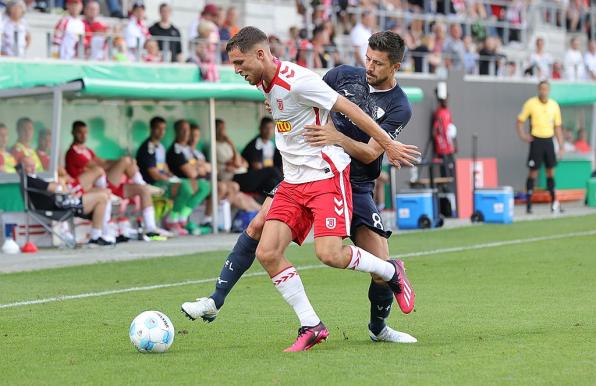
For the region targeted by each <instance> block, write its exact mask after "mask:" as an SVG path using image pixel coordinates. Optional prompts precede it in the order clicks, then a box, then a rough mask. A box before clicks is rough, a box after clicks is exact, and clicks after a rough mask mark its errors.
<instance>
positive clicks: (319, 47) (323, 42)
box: [312, 25, 334, 68]
mask: <svg viewBox="0 0 596 386" xmlns="http://www.w3.org/2000/svg"><path fill="white" fill-rule="evenodd" d="M328 46H329V33H328V32H327V30H326V29H325V27H323V26H322V25H318V26H316V27H315V29H314V31H313V36H312V53H313V68H330V67H334V63H333V58H332V57H331V56H330V55H329V53H328V52H327V51H326V48H327V47H328Z"/></svg>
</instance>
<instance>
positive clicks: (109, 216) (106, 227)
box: [103, 201, 112, 235]
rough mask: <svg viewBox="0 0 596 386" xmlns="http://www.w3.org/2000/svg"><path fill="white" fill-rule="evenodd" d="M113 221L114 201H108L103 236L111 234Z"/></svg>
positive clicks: (104, 215)
mask: <svg viewBox="0 0 596 386" xmlns="http://www.w3.org/2000/svg"><path fill="white" fill-rule="evenodd" d="M111 219H112V201H108V204H107V205H106V211H105V212H104V214H103V234H104V235H109V234H110V220H111Z"/></svg>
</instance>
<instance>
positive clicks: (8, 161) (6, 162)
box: [0, 123, 17, 173]
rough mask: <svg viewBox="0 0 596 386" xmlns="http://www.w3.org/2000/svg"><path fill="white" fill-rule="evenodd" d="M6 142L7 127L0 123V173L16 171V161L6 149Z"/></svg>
mask: <svg viewBox="0 0 596 386" xmlns="http://www.w3.org/2000/svg"><path fill="white" fill-rule="evenodd" d="M7 144H8V128H7V127H6V125H4V123H0V173H16V170H15V166H16V164H17V163H16V161H15V159H14V157H13V156H12V154H10V153H9V152H8V151H6V145H7Z"/></svg>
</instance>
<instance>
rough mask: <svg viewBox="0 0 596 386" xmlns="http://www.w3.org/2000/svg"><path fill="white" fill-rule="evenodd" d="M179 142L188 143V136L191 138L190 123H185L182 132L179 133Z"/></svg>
mask: <svg viewBox="0 0 596 386" xmlns="http://www.w3.org/2000/svg"><path fill="white" fill-rule="evenodd" d="M178 136H179V137H178V142H179V143H184V144H186V143H188V138H190V125H189V124H187V123H185V124H184V125H182V127H181V128H180V133H179V134H178Z"/></svg>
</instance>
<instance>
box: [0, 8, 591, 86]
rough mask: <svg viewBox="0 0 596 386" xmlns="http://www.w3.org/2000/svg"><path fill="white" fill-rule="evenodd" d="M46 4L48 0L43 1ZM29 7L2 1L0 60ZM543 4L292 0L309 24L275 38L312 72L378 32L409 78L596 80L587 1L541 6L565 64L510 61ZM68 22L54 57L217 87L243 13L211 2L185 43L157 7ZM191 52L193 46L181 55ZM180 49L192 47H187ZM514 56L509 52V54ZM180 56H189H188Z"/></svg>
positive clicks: (280, 52)
mask: <svg viewBox="0 0 596 386" xmlns="http://www.w3.org/2000/svg"><path fill="white" fill-rule="evenodd" d="M2 1H3V0H0V4H1V2H2ZM44 1H45V0H44ZM38 3H40V2H39V1H38V2H35V1H32V0H29V1H27V2H24V1H22V0H9V1H8V2H6V3H4V8H5V9H4V11H3V17H2V18H1V19H0V20H1V21H0V31H1V32H2V34H1V36H2V38H1V40H0V53H1V55H5V56H24V55H25V52H26V50H27V47H28V46H29V44H30V41H31V34H30V31H29V27H28V25H27V22H26V21H25V14H26V13H27V12H30V10H31V9H32V7H34V6H35V4H38ZM533 3H534V4H536V3H539V2H532V1H531V0H506V1H501V2H496V3H495V4H492V3H486V2H482V1H478V0H450V1H442V0H432V1H431V0H408V1H405V0H404V1H402V0H296V11H297V12H298V14H300V15H302V16H303V20H304V22H303V25H300V26H291V27H290V28H289V29H288V31H280V32H279V33H277V34H272V35H271V37H270V42H271V46H272V50H273V52H274V54H275V55H276V56H278V57H280V58H283V59H286V60H292V61H295V62H297V63H299V64H301V65H303V66H308V67H311V68H330V67H333V66H336V65H338V64H342V63H347V64H356V65H364V60H365V57H364V56H365V51H366V46H367V39H368V37H370V35H371V34H372V33H373V32H376V31H378V30H393V31H394V32H397V33H399V34H400V35H401V36H402V37H403V38H404V41H405V43H406V46H407V55H406V59H405V60H404V63H403V65H402V71H405V72H424V73H444V72H445V71H449V70H457V71H463V72H465V73H467V74H478V75H493V76H501V77H520V76H524V77H533V78H537V79H568V80H587V79H592V80H593V79H595V78H596V63H595V62H596V58H595V55H596V51H595V49H596V46H595V43H594V41H592V40H589V39H586V36H588V37H589V36H591V31H590V25H591V22H590V21H591V20H590V17H591V14H592V13H591V12H590V11H589V10H590V6H591V4H590V3H589V2H588V1H587V0H573V1H570V0H556V1H552V2H550V4H553V5H555V6H558V8H557V7H554V8H540V11H539V12H540V13H541V14H542V17H543V18H544V19H545V20H551V22H552V23H553V24H555V25H558V26H564V27H566V29H567V31H569V32H570V33H571V34H570V36H571V38H570V39H569V41H568V42H567V43H566V46H568V49H567V51H566V52H565V54H564V56H562V57H553V56H552V55H550V54H549V52H550V50H549V47H548V44H547V42H545V40H544V39H543V38H541V37H538V39H537V40H536V48H535V51H534V52H532V53H531V54H529V55H527V57H525V58H521V60H520V58H519V55H517V56H516V57H515V58H508V56H507V51H508V48H513V49H515V48H516V47H517V48H523V47H524V45H525V44H528V42H526V41H524V39H527V37H526V36H525V35H526V34H525V26H526V18H527V12H528V7H530V6H531V5H532V4H533ZM55 4H56V6H58V7H60V6H64V8H65V10H64V13H65V15H64V16H63V17H62V18H61V19H60V21H59V22H58V23H57V25H56V27H55V29H54V32H53V34H52V36H53V38H52V42H51V48H50V50H49V51H50V53H51V56H52V57H54V58H59V59H63V60H70V59H90V60H112V61H118V62H127V61H143V62H148V63H164V62H189V63H194V64H196V65H197V66H199V68H200V71H201V74H202V77H203V78H204V79H207V80H210V81H216V80H218V72H217V69H216V66H217V65H218V64H226V63H228V62H229V61H228V57H227V55H226V53H225V42H226V41H227V40H228V39H229V38H230V37H232V36H234V34H235V33H236V32H237V31H238V30H239V29H240V27H241V26H240V25H239V24H238V20H239V15H238V10H237V9H236V8H235V7H233V6H231V7H229V8H227V9H222V8H221V7H219V6H217V5H215V4H211V3H208V4H206V5H205V6H204V7H203V8H202V9H201V10H199V12H198V13H199V15H198V16H197V17H196V18H195V20H194V21H193V23H191V25H190V27H189V29H188V31H187V34H186V36H187V37H188V39H187V41H183V40H182V37H181V36H182V34H181V33H180V29H179V28H178V27H177V26H176V25H175V22H174V21H173V20H172V8H171V6H170V5H168V4H167V3H163V4H161V5H160V6H159V15H160V18H159V20H156V21H155V22H153V23H149V22H148V21H147V20H146V17H145V4H144V3H143V2H142V0H135V1H134V2H132V3H131V6H130V9H129V10H128V15H129V16H128V21H127V22H126V24H121V23H114V24H113V26H111V27H108V26H107V25H106V24H104V23H103V22H102V21H100V20H99V19H98V17H99V16H100V4H99V3H98V2H97V0H89V1H86V2H85V5H84V6H83V2H82V0H62V2H60V3H59V2H58V1H56V2H55ZM107 5H108V10H109V11H110V14H111V15H112V16H121V10H120V9H119V8H118V6H119V3H118V2H117V0H110V1H108V4H107ZM185 45H188V46H187V47H185ZM184 48H187V50H186V49H184ZM509 51H510V50H509ZM183 52H188V55H186V57H185V56H184V54H183Z"/></svg>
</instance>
